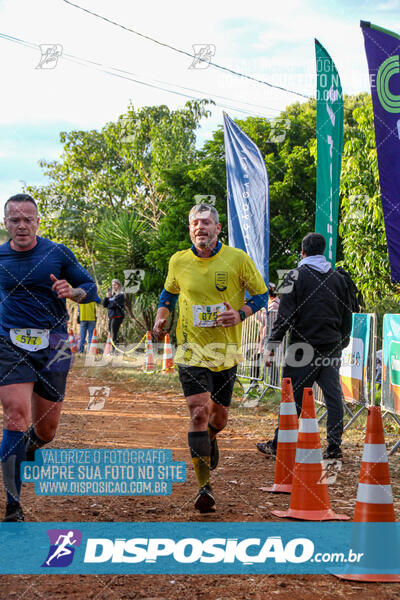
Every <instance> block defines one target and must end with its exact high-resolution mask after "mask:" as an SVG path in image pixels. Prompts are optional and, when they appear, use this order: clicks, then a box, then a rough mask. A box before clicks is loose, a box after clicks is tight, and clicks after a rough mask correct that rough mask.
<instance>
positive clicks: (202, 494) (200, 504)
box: [194, 483, 215, 513]
mask: <svg viewBox="0 0 400 600" xmlns="http://www.w3.org/2000/svg"><path fill="white" fill-rule="evenodd" d="M194 507H195V508H196V509H197V510H198V511H200V512H201V513H209V512H215V498H214V495H213V493H212V489H211V486H210V484H209V483H207V484H206V485H203V487H201V488H200V489H199V493H198V494H197V496H196V500H195V501H194Z"/></svg>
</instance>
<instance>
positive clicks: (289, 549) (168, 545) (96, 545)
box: [84, 536, 360, 565]
mask: <svg viewBox="0 0 400 600" xmlns="http://www.w3.org/2000/svg"><path fill="white" fill-rule="evenodd" d="M167 558H169V559H170V560H173V561H174V562H175V563H181V564H182V563H183V564H191V563H196V562H199V563H208V564H216V563H225V564H226V563H231V564H232V563H242V564H243V565H253V564H256V563H259V564H260V563H265V562H266V561H268V560H269V559H271V560H273V561H274V562H275V563H293V564H298V563H305V562H308V561H311V562H314V560H315V562H324V563H326V562H334V563H335V562H336V563H338V562H355V561H359V560H360V556H359V555H357V553H354V552H353V551H352V550H350V551H349V554H348V558H347V557H346V556H345V554H344V553H334V554H333V553H332V554H331V553H324V554H322V553H316V554H315V556H314V543H313V542H312V541H311V540H310V539H308V538H304V537H299V538H294V539H291V540H289V541H288V542H287V543H286V544H284V543H283V542H282V538H281V537H280V536H269V537H267V538H266V539H262V538H246V539H242V540H240V541H239V539H236V538H209V539H205V540H200V539H198V538H193V537H190V538H183V539H180V540H178V541H176V540H173V539H171V538H131V539H126V538H122V537H121V538H117V539H114V540H112V539H109V538H89V539H88V540H87V543H86V551H85V557H84V562H85V563H106V562H109V561H111V562H112V563H142V562H146V563H156V562H160V560H159V559H161V561H163V560H165V559H167Z"/></svg>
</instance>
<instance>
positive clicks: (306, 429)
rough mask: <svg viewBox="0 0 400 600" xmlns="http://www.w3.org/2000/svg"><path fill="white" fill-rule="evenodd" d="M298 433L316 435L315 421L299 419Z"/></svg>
mask: <svg viewBox="0 0 400 600" xmlns="http://www.w3.org/2000/svg"><path fill="white" fill-rule="evenodd" d="M299 431H301V433H318V432H319V429H318V423H317V421H316V420H315V419H300V423H299Z"/></svg>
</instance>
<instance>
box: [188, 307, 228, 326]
mask: <svg viewBox="0 0 400 600" xmlns="http://www.w3.org/2000/svg"><path fill="white" fill-rule="evenodd" d="M225 311H226V306H225V304H222V303H221V304H194V305H193V325H194V326H195V327H216V326H217V317H218V315H219V314H221V313H223V312H225Z"/></svg>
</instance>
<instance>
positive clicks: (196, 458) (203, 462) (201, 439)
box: [188, 431, 211, 487]
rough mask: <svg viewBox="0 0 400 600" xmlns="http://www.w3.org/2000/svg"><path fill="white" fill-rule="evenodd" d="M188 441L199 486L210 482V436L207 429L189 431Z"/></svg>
mask: <svg viewBox="0 0 400 600" xmlns="http://www.w3.org/2000/svg"><path fill="white" fill-rule="evenodd" d="M188 443H189V448H190V455H191V457H192V463H193V468H194V471H195V473H196V477H197V481H198V482H199V487H203V486H205V485H207V484H209V482H210V453H211V446H210V438H209V435H208V431H189V433H188Z"/></svg>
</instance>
